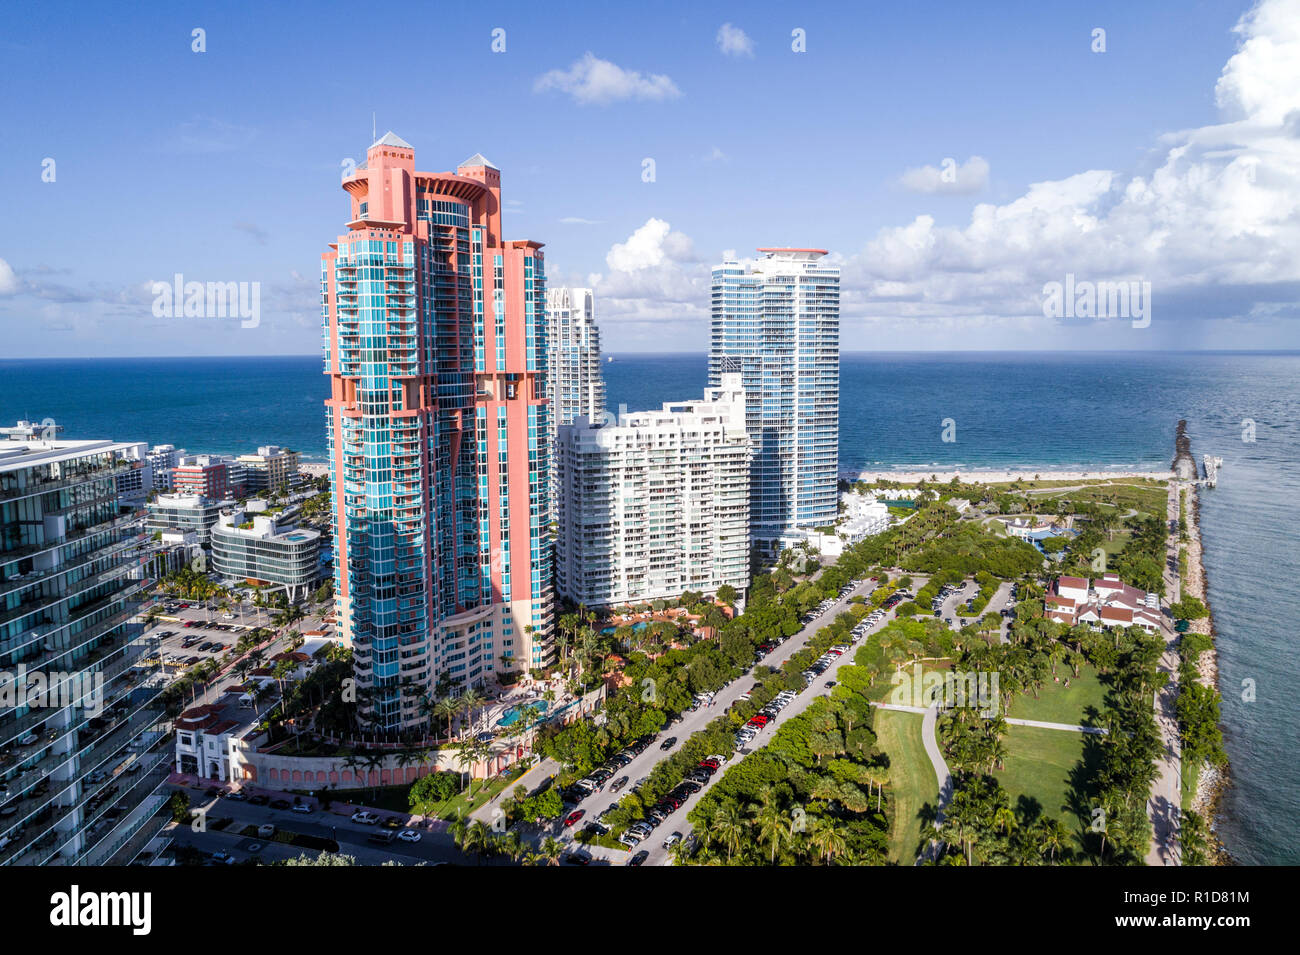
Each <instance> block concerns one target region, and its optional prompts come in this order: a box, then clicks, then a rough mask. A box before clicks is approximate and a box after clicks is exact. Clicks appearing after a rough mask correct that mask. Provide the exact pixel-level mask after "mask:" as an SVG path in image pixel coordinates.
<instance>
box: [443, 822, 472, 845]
mask: <svg viewBox="0 0 1300 955" xmlns="http://www.w3.org/2000/svg"><path fill="white" fill-rule="evenodd" d="M447 833H448V835H450V836H451V840H452V842H454V843H456V845H458V846H460V848H461V849H462V850H463V849H465V837H466V836H467V835H468V834H469V820H468V819H466V818H465V816H464V815H462V814H460V813H457V814H456V818H455V819H453V820H452V821H451V822H450V823H449V824H448V826H447Z"/></svg>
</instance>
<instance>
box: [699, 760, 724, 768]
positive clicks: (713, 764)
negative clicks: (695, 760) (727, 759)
mask: <svg viewBox="0 0 1300 955" xmlns="http://www.w3.org/2000/svg"><path fill="white" fill-rule="evenodd" d="M700 765H701V766H703V767H705V768H706V769H717V768H718V767H719V766H720V765H722V764H721V763H719V762H718V761H717V760H716V759H702V760H700Z"/></svg>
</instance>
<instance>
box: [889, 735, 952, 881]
mask: <svg viewBox="0 0 1300 955" xmlns="http://www.w3.org/2000/svg"><path fill="white" fill-rule="evenodd" d="M874 728H875V731H876V735H877V736H878V737H879V742H878V745H879V747H880V749H881V750H882V751H884V752H885V753H887V754H888V755H889V789H888V793H889V797H890V799H891V800H892V801H893V802H892V807H893V820H892V823H891V826H890V833H889V858H890V861H891V862H897V863H898V864H900V865H912V864H913V863H914V862H915V861H916V856H917V853H918V851H919V850H920V847H921V845H922V843H923V841H924V839H925V835H926V828H927V826H928V824H927V823H923V822H922V821H921V818H920V813H921V807H922V806H924V805H925V804H926V803H930V804H931V806H933V805H934V804H935V803H937V802H938V799H939V780H938V779H937V778H935V775H934V767H933V766H931V765H930V759H929V757H927V756H926V755H925V746H924V745H923V744H922V742H921V715H920V714H919V713H904V712H901V711H899V710H879V709H878V710H876V711H875V723H874Z"/></svg>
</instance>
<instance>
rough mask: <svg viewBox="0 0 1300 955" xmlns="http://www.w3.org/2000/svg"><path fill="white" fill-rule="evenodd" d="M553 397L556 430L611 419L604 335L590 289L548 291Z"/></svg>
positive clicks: (549, 388)
mask: <svg viewBox="0 0 1300 955" xmlns="http://www.w3.org/2000/svg"><path fill="white" fill-rule="evenodd" d="M546 349H547V368H546V372H547V378H546V390H547V397H548V398H549V399H550V402H551V423H552V427H558V426H559V425H562V424H572V423H573V422H574V421H576V420H577V419H578V418H579V417H585V418H586V419H587V420H589V421H596V422H599V421H600V419H601V415H603V414H604V413H605V379H604V377H603V376H602V375H601V373H600V330H599V329H598V328H597V327H596V315H595V307H594V303H593V296H592V294H591V289H589V288H558V287H557V288H548V289H547V290H546Z"/></svg>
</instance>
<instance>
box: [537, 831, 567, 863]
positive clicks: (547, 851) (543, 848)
mask: <svg viewBox="0 0 1300 955" xmlns="http://www.w3.org/2000/svg"><path fill="white" fill-rule="evenodd" d="M563 853H564V843H562V842H561V841H560V840H559V839H556V838H555V837H554V836H547V837H546V838H545V839H543V840H542V844H541V845H540V846H538V847H537V854H538V855H539V856H541V857H542V858H543V859H545V860H546V864H547V865H559V864H560V856H561V855H562V854H563Z"/></svg>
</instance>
